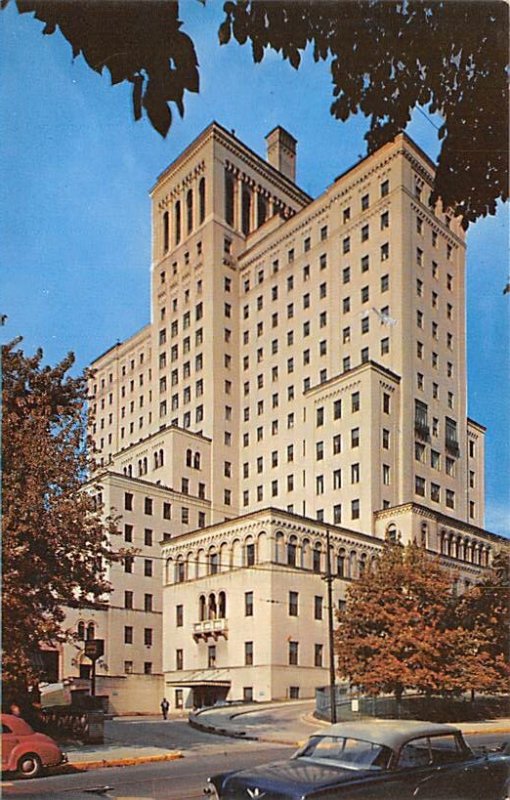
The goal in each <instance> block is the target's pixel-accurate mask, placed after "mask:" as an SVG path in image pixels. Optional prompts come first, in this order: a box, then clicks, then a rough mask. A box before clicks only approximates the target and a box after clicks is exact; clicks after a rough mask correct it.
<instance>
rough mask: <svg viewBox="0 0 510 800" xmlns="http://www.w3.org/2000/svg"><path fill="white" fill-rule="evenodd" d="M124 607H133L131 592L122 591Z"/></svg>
mask: <svg viewBox="0 0 510 800" xmlns="http://www.w3.org/2000/svg"><path fill="white" fill-rule="evenodd" d="M124 608H133V592H124Z"/></svg>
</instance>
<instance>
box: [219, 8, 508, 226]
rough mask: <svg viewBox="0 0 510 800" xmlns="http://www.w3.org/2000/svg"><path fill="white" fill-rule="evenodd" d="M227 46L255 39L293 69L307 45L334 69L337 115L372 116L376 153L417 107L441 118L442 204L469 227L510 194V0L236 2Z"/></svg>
mask: <svg viewBox="0 0 510 800" xmlns="http://www.w3.org/2000/svg"><path fill="white" fill-rule="evenodd" d="M225 12H226V19H225V21H224V22H223V24H222V26H221V28H220V41H221V42H222V43H226V42H228V41H229V40H230V38H231V36H233V37H234V38H235V39H236V40H237V41H238V42H239V44H244V43H245V42H248V41H249V42H250V43H251V46H252V51H253V58H254V60H255V61H256V62H257V61H261V60H262V59H263V57H264V54H265V52H266V51H267V50H268V49H271V50H275V51H276V52H278V53H281V55H282V57H283V58H284V59H288V61H289V62H290V63H291V64H292V66H293V67H295V68H296V69H297V68H298V67H299V64H300V61H301V53H302V52H303V51H304V50H305V49H306V47H307V46H308V45H310V46H311V47H312V48H313V56H314V59H315V60H316V61H318V60H328V61H330V63H331V77H332V83H333V95H334V97H335V100H334V101H333V103H332V105H331V113H332V114H333V116H334V117H336V118H337V119H340V120H342V121H345V120H347V119H348V118H349V117H350V116H351V115H352V114H356V113H357V112H361V113H363V114H364V115H365V116H367V117H370V129H369V131H368V133H367V134H366V137H365V138H366V140H367V143H368V150H369V152H372V151H374V150H375V149H377V148H378V147H380V146H381V145H382V144H385V143H386V142H388V141H390V140H391V139H393V138H394V136H395V135H396V134H397V133H398V132H399V131H401V130H404V129H405V127H406V125H407V123H408V122H409V120H410V118H411V112H412V110H413V108H415V106H417V105H418V106H423V107H426V108H428V110H429V111H430V112H432V113H435V112H438V113H439V114H440V115H441V117H442V120H443V122H442V125H441V126H440V128H439V131H438V136H439V138H440V139H441V140H442V147H441V153H440V156H439V165H438V171H437V176H436V181H435V187H434V192H433V194H432V197H431V203H432V204H434V203H435V202H436V200H437V199H438V198H441V199H442V201H443V204H444V205H445V207H448V208H451V209H452V210H453V212H454V213H455V215H458V216H460V217H461V218H462V222H463V225H464V227H467V226H468V224H469V223H470V222H473V221H474V220H476V219H477V218H478V217H480V216H485V215H486V214H494V213H495V211H496V201H497V199H498V198H502V199H506V198H507V197H508V120H507V114H506V112H505V109H507V108H508V99H507V80H506V79H507V76H506V59H507V52H508V46H507V44H508V6H507V4H506V2H503V1H501V2H493V0H485V1H484V0H482V2H469V3H468V2H451V0H443V1H441V0H431V1H427V0H414V1H413V0H411V1H410V2H402V0H358V1H357V2H352V0H333V1H331V0H330V1H329V2H314V0H292V1H291V2H273V0H266V1H265V2H263V0H236V2H227V3H225Z"/></svg>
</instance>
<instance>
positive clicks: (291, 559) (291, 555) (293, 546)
mask: <svg viewBox="0 0 510 800" xmlns="http://www.w3.org/2000/svg"><path fill="white" fill-rule="evenodd" d="M296 553H297V539H296V537H295V536H291V537H290V539H289V541H288V542H287V564H288V565H289V567H295V566H296Z"/></svg>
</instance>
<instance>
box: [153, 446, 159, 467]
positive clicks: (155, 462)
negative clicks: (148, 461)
mask: <svg viewBox="0 0 510 800" xmlns="http://www.w3.org/2000/svg"><path fill="white" fill-rule="evenodd" d="M158 467H159V455H158V451H157V450H156V452H155V453H154V469H157V468H158Z"/></svg>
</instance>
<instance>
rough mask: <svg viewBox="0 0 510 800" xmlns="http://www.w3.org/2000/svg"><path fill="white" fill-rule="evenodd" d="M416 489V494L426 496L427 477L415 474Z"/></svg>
mask: <svg viewBox="0 0 510 800" xmlns="http://www.w3.org/2000/svg"><path fill="white" fill-rule="evenodd" d="M414 491H415V494H417V495H419V496H420V497H425V478H422V477H420V476H419V475H416V476H415V479H414Z"/></svg>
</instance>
